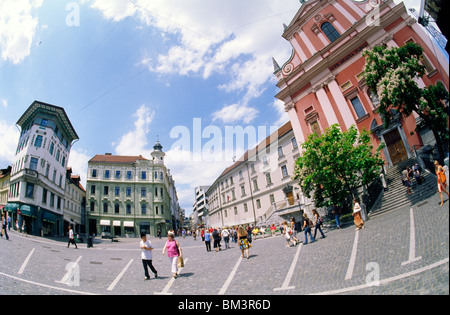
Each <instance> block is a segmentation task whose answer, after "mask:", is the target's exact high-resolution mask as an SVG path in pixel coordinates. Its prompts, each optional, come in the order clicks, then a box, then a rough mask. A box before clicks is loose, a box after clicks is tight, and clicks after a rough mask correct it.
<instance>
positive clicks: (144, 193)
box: [141, 188, 147, 197]
mask: <svg viewBox="0 0 450 315" xmlns="http://www.w3.org/2000/svg"><path fill="white" fill-rule="evenodd" d="M146 196H147V189H146V188H141V197H146Z"/></svg>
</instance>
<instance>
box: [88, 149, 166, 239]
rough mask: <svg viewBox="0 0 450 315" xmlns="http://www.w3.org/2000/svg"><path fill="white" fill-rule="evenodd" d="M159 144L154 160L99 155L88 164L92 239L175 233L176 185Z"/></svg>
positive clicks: (89, 226) (90, 231)
mask: <svg viewBox="0 0 450 315" xmlns="http://www.w3.org/2000/svg"><path fill="white" fill-rule="evenodd" d="M164 157H165V153H164V152H163V151H162V146H161V144H160V143H159V142H158V143H157V144H156V145H155V146H154V151H153V152H152V159H151V160H149V159H146V158H144V157H142V156H117V155H112V154H105V155H96V156H95V157H94V158H92V159H91V160H90V161H89V163H88V178H87V187H86V191H87V193H86V194H87V196H86V213H87V222H86V224H87V226H88V233H89V234H90V235H92V234H96V235H102V236H106V237H116V236H117V237H119V236H122V237H123V236H129V237H139V236H140V233H141V232H144V233H147V234H150V235H152V236H156V234H157V231H158V230H159V231H161V233H162V235H166V233H167V231H169V230H171V229H173V222H172V199H171V198H173V197H171V196H172V194H171V193H170V191H172V190H173V188H172V187H171V185H172V184H173V183H174V182H173V181H171V180H170V176H169V174H168V170H167V168H166V166H165V165H164Z"/></svg>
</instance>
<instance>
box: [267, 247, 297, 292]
mask: <svg viewBox="0 0 450 315" xmlns="http://www.w3.org/2000/svg"><path fill="white" fill-rule="evenodd" d="M302 246H303V243H302V244H300V246H298V249H297V252H296V253H295V256H294V260H293V261H292V264H291V267H290V268H289V272H288V274H287V276H286V279H285V280H284V282H283V285H282V286H281V288H276V289H273V290H274V291H284V290H292V289H295V286H292V287H290V286H289V283H291V280H292V276H293V275H294V271H295V266H297V261H298V257H299V256H300V251H301V249H302Z"/></svg>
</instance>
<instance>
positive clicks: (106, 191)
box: [103, 186, 109, 196]
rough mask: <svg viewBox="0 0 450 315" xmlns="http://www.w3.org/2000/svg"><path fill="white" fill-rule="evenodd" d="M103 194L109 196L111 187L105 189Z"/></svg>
mask: <svg viewBox="0 0 450 315" xmlns="http://www.w3.org/2000/svg"><path fill="white" fill-rule="evenodd" d="M103 194H104V195H105V196H106V195H108V194H109V186H105V187H103Z"/></svg>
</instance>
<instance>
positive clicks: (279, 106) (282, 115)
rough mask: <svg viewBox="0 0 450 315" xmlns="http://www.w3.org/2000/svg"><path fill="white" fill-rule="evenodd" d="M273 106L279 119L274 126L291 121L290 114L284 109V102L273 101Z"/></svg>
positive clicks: (280, 125)
mask: <svg viewBox="0 0 450 315" xmlns="http://www.w3.org/2000/svg"><path fill="white" fill-rule="evenodd" d="M272 107H273V108H274V109H275V111H276V112H277V113H278V120H277V121H276V122H275V123H274V124H273V125H274V126H278V127H282V126H283V125H284V124H285V123H287V122H288V121H289V114H288V113H286V111H285V110H284V107H285V105H284V102H283V101H280V100H275V101H274V102H273V103H272Z"/></svg>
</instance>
